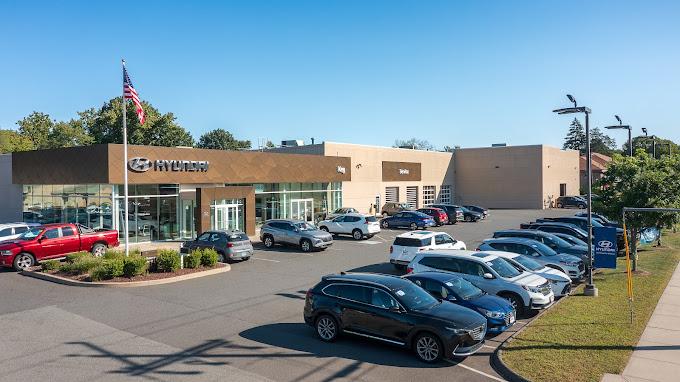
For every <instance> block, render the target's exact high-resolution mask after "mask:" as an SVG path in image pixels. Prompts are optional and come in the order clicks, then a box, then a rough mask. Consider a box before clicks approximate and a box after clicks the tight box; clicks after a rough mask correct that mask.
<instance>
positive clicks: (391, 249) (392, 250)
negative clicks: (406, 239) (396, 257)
mask: <svg viewBox="0 0 680 382" xmlns="http://www.w3.org/2000/svg"><path fill="white" fill-rule="evenodd" d="M392 252H394V248H393V247H392V246H391V245H390V253H392Z"/></svg>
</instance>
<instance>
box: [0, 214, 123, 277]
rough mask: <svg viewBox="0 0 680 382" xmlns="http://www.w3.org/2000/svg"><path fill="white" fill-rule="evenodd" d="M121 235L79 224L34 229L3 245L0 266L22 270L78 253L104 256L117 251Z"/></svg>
mask: <svg viewBox="0 0 680 382" xmlns="http://www.w3.org/2000/svg"><path fill="white" fill-rule="evenodd" d="M118 244H120V243H119V241H118V231H115V230H93V229H91V228H87V227H85V226H82V225H79V224H45V225H42V226H38V227H33V228H31V229H30V230H28V231H26V232H24V233H23V234H22V235H21V236H19V237H18V238H16V239H14V240H8V241H3V242H0V265H2V266H5V267H12V268H14V269H16V270H23V269H26V268H29V267H32V266H33V265H35V264H37V263H38V262H39V261H41V260H47V259H54V258H59V257H64V256H65V255H67V254H69V253H73V252H79V251H89V252H92V254H94V255H95V256H101V255H103V254H104V252H105V251H106V248H109V247H117V246H118Z"/></svg>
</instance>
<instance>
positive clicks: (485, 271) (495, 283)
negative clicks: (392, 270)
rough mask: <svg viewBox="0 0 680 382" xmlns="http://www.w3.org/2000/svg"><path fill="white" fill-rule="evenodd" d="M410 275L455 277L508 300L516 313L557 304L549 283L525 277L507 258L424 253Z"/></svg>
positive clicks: (484, 254) (417, 259) (473, 253)
mask: <svg viewBox="0 0 680 382" xmlns="http://www.w3.org/2000/svg"><path fill="white" fill-rule="evenodd" d="M407 271H408V272H409V273H421V272H427V271H434V272H450V273H455V274H457V275H459V276H461V277H463V278H464V279H466V280H468V281H469V282H471V283H473V284H474V285H476V286H477V287H478V288H479V289H481V290H483V291H484V292H486V293H489V294H495V295H497V296H499V297H502V298H505V299H507V300H508V301H509V302H510V303H511V304H512V305H513V307H514V308H515V309H516V310H517V313H521V312H525V311H527V310H529V309H544V308H547V307H548V306H550V305H551V304H552V303H553V301H554V300H555V294H554V293H553V291H552V288H551V286H550V283H549V282H548V280H546V279H545V278H543V277H541V276H538V275H534V274H529V275H527V274H523V273H522V272H520V271H518V270H517V269H516V268H515V267H514V266H513V265H512V264H510V263H509V262H508V261H506V260H505V259H504V258H502V257H498V256H496V255H492V254H489V253H485V252H473V251H453V250H437V251H426V252H421V253H419V254H418V255H417V256H416V257H415V259H413V261H412V262H411V264H409V266H408V269H407Z"/></svg>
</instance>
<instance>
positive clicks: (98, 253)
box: [91, 243, 106, 257]
mask: <svg viewBox="0 0 680 382" xmlns="http://www.w3.org/2000/svg"><path fill="white" fill-rule="evenodd" d="M91 252H92V255H93V256H94V257H102V256H104V253H105V252H106V246H105V245H104V244H101V243H97V244H95V245H93V246H92V251H91Z"/></svg>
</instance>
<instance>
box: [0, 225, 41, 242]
mask: <svg viewBox="0 0 680 382" xmlns="http://www.w3.org/2000/svg"><path fill="white" fill-rule="evenodd" d="M37 225H40V224H35V223H7V224H0V241H4V240H14V239H16V238H17V237H19V235H21V234H22V233H24V232H26V231H28V229H29V228H30V227H33V226H37Z"/></svg>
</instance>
